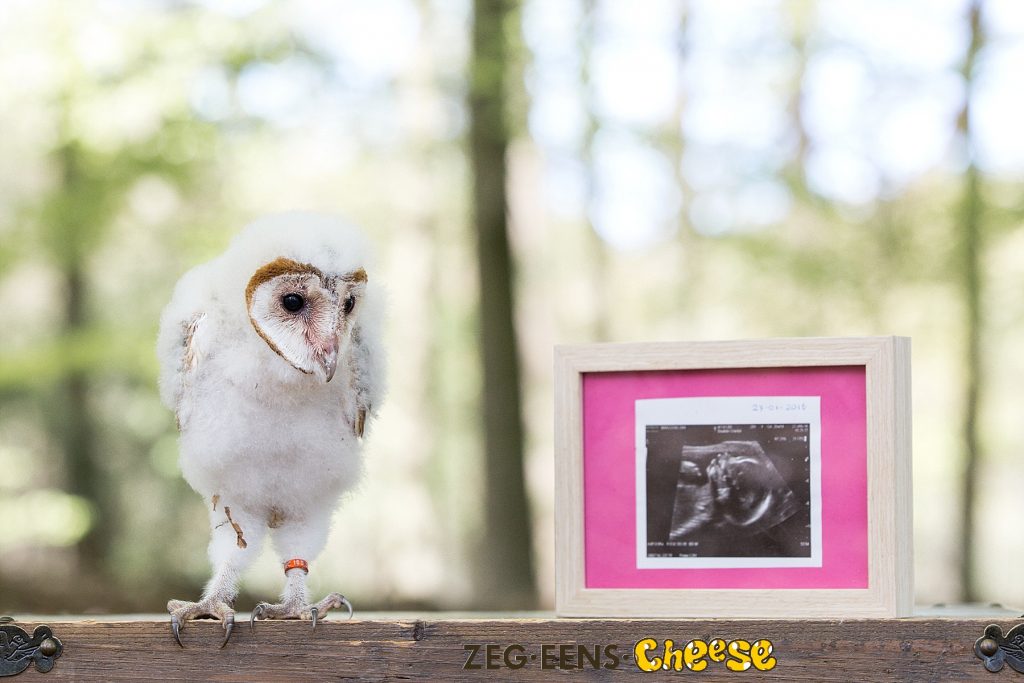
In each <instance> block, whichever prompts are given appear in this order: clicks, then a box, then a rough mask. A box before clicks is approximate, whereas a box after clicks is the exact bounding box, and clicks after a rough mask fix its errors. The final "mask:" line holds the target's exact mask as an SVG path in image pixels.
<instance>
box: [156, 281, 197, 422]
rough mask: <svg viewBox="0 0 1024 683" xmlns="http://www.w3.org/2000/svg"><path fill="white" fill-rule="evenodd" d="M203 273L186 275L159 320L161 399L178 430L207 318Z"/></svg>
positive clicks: (188, 401) (186, 412) (187, 403)
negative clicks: (173, 417) (169, 411)
mask: <svg viewBox="0 0 1024 683" xmlns="http://www.w3.org/2000/svg"><path fill="white" fill-rule="evenodd" d="M204 282H205V279H204V277H203V271H202V269H201V268H197V269H194V270H191V271H189V272H188V273H186V274H185V275H184V276H183V277H182V278H181V280H179V282H178V285H177V286H176V287H175V289H174V296H172V297H171V302H170V303H169V304H167V308H165V309H164V312H163V315H162V316H161V318H160V333H159V336H158V338H157V355H158V357H159V359H160V398H161V399H162V400H163V402H164V405H166V406H167V407H168V408H170V409H171V410H173V411H174V415H175V418H176V419H177V421H178V428H179V429H180V428H181V427H182V426H183V425H184V424H185V423H186V422H187V419H188V415H189V413H190V412H191V408H192V399H193V397H192V396H191V395H190V389H191V387H192V383H193V381H194V379H195V376H196V374H197V373H198V371H199V368H200V366H201V364H202V356H203V355H204V350H205V346H206V344H204V337H205V336H206V335H204V332H205V329H206V326H208V324H207V322H206V321H207V314H206V312H205V311H204V310H203V308H204V305H203V304H204V303H205V302H206V301H207V299H208V295H207V294H204V291H205V290H204V286H203V285H204Z"/></svg>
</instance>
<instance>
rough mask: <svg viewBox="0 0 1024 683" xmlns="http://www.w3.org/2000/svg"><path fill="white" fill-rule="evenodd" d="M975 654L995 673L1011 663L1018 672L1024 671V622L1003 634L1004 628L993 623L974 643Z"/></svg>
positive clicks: (1012, 667)
mask: <svg viewBox="0 0 1024 683" xmlns="http://www.w3.org/2000/svg"><path fill="white" fill-rule="evenodd" d="M974 654H975V655H977V656H978V659H980V660H981V661H982V662H983V663H984V664H985V668H986V669H988V670H989V671H991V672H993V673H995V672H996V671H999V670H1000V669H1002V668H1003V664H1004V663H1005V664H1009V665H1010V668H1011V669H1013V670H1014V671H1016V672H1017V673H1024V624H1017V625H1016V626H1014V627H1013V628H1011V629H1010V631H1009V633H1007V634H1006V635H1005V636H1004V635H1003V629H1001V628H999V627H998V626H997V625H996V624H992V625H990V626H988V627H987V628H986V629H985V635H983V636H982V637H981V638H978V640H977V641H976V642H975V643H974Z"/></svg>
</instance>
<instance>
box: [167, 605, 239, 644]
mask: <svg viewBox="0 0 1024 683" xmlns="http://www.w3.org/2000/svg"><path fill="white" fill-rule="evenodd" d="M167 611H168V612H170V613H171V632H172V633H173V634H174V639H175V640H176V641H178V645H181V647H185V646H184V645H182V644H181V629H183V628H185V622H186V621H188V620H189V619H198V618H199V617H214V618H216V619H220V620H221V622H222V623H223V624H224V640H223V641H222V642H221V644H220V646H221V648H223V647H224V646H225V645H227V644H228V641H229V640H231V632H232V631H233V630H234V629H235V610H234V609H232V608H231V605H229V604H228V603H226V602H225V601H223V600H220V599H217V598H204V599H203V600H200V601H199V602H186V601H184V600H171V601H169V602H168V603H167Z"/></svg>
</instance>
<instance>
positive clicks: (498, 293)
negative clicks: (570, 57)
mask: <svg viewBox="0 0 1024 683" xmlns="http://www.w3.org/2000/svg"><path fill="white" fill-rule="evenodd" d="M473 6H474V7H473V9H474V14H473V38H472V54H471V56H470V65H469V66H470V74H469V76H470V85H469V114H470V125H469V145H470V149H469V155H470V166H471V171H472V177H473V217H474V220H475V224H476V236H477V257H478V262H479V272H480V328H481V337H480V348H481V351H482V360H483V413H484V448H485V454H484V457H485V475H484V480H485V481H484V495H485V497H484V506H485V514H484V534H483V538H482V539H481V544H480V548H479V554H480V555H479V556H480V562H479V565H478V572H479V574H478V577H477V579H478V580H477V592H478V595H479V596H481V601H482V602H483V603H485V604H486V606H489V607H517V608H529V607H531V606H533V604H534V602H535V600H536V588H535V583H534V577H533V566H532V564H533V563H532V547H531V543H532V541H531V537H532V534H531V520H530V514H529V506H528V503H527V499H526V489H525V485H524V481H523V424H522V416H521V409H520V390H519V376H520V373H519V358H518V350H517V343H516V331H515V325H514V322H513V316H514V311H515V306H514V302H513V277H514V274H513V267H512V257H511V254H510V249H509V241H508V221H507V210H508V199H507V196H506V187H505V183H506V162H505V157H506V152H507V148H508V138H509V135H508V127H507V125H506V120H505V101H506V98H505V87H506V86H505V72H506V66H507V63H508V51H509V43H508V38H507V33H506V26H507V24H508V20H509V16H510V14H511V10H512V3H511V1H510V0H475V1H474V3H473ZM481 606H483V605H481Z"/></svg>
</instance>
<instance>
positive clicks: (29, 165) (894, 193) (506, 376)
mask: <svg viewBox="0 0 1024 683" xmlns="http://www.w3.org/2000/svg"><path fill="white" fill-rule="evenodd" d="M474 5H475V6H474ZM1022 74H1024V3H1020V2H1019V1H1017V0H988V1H985V2H974V3H972V2H970V0H903V1H901V2H887V1H884V0H869V1H864V2H839V1H830V0H822V1H820V2H813V1H810V0H808V1H792V2H783V1H777V2H769V1H749V2H714V1H713V0H704V1H695V2H684V1H675V0H644V1H643V2H630V1H629V0H521V2H519V3H513V2H511V1H510V0H509V1H504V0H475V3H474V2H473V0H375V1H374V2H359V1H357V0H339V1H336V2H314V1H312V0H308V1H307V0H283V1H261V0H205V1H190V0H163V1H161V0H149V1H145V2H144V1H142V0H133V1H129V0H76V1H74V2H64V1H58V0H0V83H3V85H4V87H3V88H0V311H2V314H3V318H2V326H0V613H4V612H26V611H37V612H50V613H53V612H64V611H71V612H103V611H107V612H124V611H152V612H159V611H162V610H163V608H164V604H165V602H166V600H167V599H168V598H170V597H178V598H187V599H193V598H194V597H195V596H196V595H198V592H199V590H200V588H201V586H202V583H203V582H204V581H205V580H206V579H207V578H208V566H207V560H206V554H205V547H206V542H207V521H206V513H205V511H204V508H203V505H202V501H201V500H200V499H199V497H198V496H197V495H196V494H194V493H193V492H192V491H191V490H190V489H189V488H188V487H187V485H186V484H185V483H184V481H183V480H182V479H181V477H180V474H179V472H178V467H177V450H176V442H175V439H176V435H175V430H174V420H173V416H172V415H171V413H170V411H168V410H166V409H165V408H164V407H162V406H161V404H160V403H159V400H158V397H157V391H156V385H155V378H156V372H157V368H156V360H155V353H154V343H155V336H156V327H157V320H158V315H159V312H160V310H161V308H162V306H163V305H164V304H165V303H166V302H167V301H168V299H169V297H170V293H171V289H172V287H173V285H174V283H175V281H176V280H177V278H178V277H179V276H180V275H181V274H182V273H183V272H184V271H185V270H186V269H188V268H189V267H191V266H193V265H195V264H197V263H199V262H201V261H204V260H206V259H208V258H210V257H212V256H214V255H215V254H217V253H218V252H220V251H221V250H222V249H223V248H224V247H225V246H226V244H227V243H228V240H229V239H230V238H231V236H232V235H233V234H234V233H235V232H236V231H237V230H238V229H240V228H241V227H242V226H243V225H244V224H245V223H246V222H248V221H249V220H251V219H252V218H254V217H256V216H259V215H261V214H264V213H266V212H270V211H276V210H290V209H315V210H326V211H330V212H335V213H340V214H342V215H344V216H347V217H348V218H349V219H350V220H352V221H353V222H355V223H357V224H359V225H361V226H363V227H364V228H365V229H366V230H367V231H368V232H369V233H370V234H371V236H372V238H373V239H374V241H375V242H376V243H377V245H378V248H379V261H380V267H379V275H378V276H377V277H379V278H380V279H381V280H382V281H385V282H386V284H387V287H388V289H389V290H390V298H391V314H390V320H389V336H388V345H389V348H390V357H391V371H390V376H391V393H390V397H389V399H388V401H387V404H386V407H385V410H384V413H383V415H382V417H381V419H380V420H379V422H378V424H377V427H376V429H375V431H374V433H373V438H372V439H371V440H370V443H369V462H370V465H369V474H368V476H367V479H366V482H365V485H364V486H363V487H362V489H361V490H360V491H359V493H358V494H357V495H355V496H353V497H352V498H351V500H349V501H348V502H347V504H346V505H345V506H344V507H343V508H342V509H341V510H340V511H339V512H338V514H337V518H336V524H335V530H334V533H333V535H332V537H331V540H330V543H329V547H328V549H327V550H326V551H325V553H324V554H323V556H321V558H320V559H319V561H318V562H317V563H316V567H315V571H314V572H313V573H312V574H311V576H310V578H311V587H312V590H313V592H315V593H322V592H326V591H329V590H342V591H344V592H345V593H346V594H347V595H349V596H350V597H351V598H352V600H353V602H354V603H355V605H356V606H357V608H361V609H369V608H381V607H398V608H401V607H406V608H408V607H423V608H488V607H515V606H519V607H523V608H532V607H536V606H540V607H550V606H551V604H552V602H553V569H552V567H553V552H554V549H553V539H552V536H553V533H552V528H553V525H552V514H553V490H552V489H553V487H552V469H553V468H552V458H553V452H552V451H553V448H552V429H553V428H552V418H551V415H552V401H551V396H552V386H551V365H552V345H553V344H556V343H576V342H589V341H638V340H690V339H724V338H752V337H763V336H798V335H810V336H819V335H862V334H864V335H869V334H881V335H887V334H901V335H909V336H911V337H913V340H914V384H913V389H914V413H915V416H914V443H915V457H914V511H915V555H916V577H917V595H918V601H919V602H921V603H933V602H940V601H944V602H950V601H957V600H985V601H989V600H993V601H1000V602H1004V603H1013V602H1017V603H1020V602H1024V584H1022V583H1021V582H1020V581H1019V580H1017V575H1016V569H1015V568H1016V567H1019V566H1021V564H1022V563H1024V542H1022V541H1021V540H1020V537H1019V533H1017V529H1016V526H1015V523H1014V522H1013V521H1012V520H1013V516H1012V509H1013V506H1015V505H1016V504H1017V501H1019V499H1020V482H1021V481H1022V479H1024V420H1022V419H1021V414H1022V410H1024V400H1022V398H1021V391H1020V387H1021V386H1022V385H1024V353H1022V350H1024V135H1022V134H1021V125H1022V123H1024V87H1022V86H1024V83H1022V80H1021V79H1022ZM506 216H507V218H508V220H507V221H506ZM484 454H487V455H488V457H485V455H484ZM1008 513H1010V514H1008ZM279 588H280V568H279V567H277V566H276V563H275V562H274V560H273V558H272V557H271V556H270V555H269V554H265V555H264V556H263V557H262V559H261V560H260V562H259V563H258V566H257V567H256V568H255V569H254V570H252V572H251V573H250V574H249V575H247V580H246V583H245V591H246V592H245V593H243V595H242V597H241V598H240V601H239V608H240V609H242V610H246V609H249V608H250V607H251V605H252V604H254V602H255V600H256V599H262V598H267V597H270V596H272V595H274V594H275V593H276V592H277V591H278V590H279Z"/></svg>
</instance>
